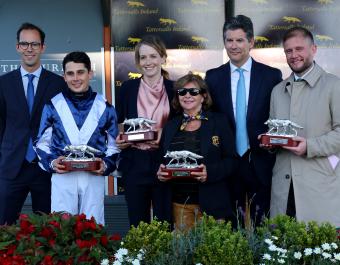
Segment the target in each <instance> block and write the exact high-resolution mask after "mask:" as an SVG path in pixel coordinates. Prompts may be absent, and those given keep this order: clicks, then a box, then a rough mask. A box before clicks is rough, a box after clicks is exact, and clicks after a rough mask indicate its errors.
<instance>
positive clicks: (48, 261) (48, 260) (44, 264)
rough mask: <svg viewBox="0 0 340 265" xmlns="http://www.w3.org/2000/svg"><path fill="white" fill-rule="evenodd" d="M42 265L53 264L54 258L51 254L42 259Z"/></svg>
mask: <svg viewBox="0 0 340 265" xmlns="http://www.w3.org/2000/svg"><path fill="white" fill-rule="evenodd" d="M41 265H53V258H52V257H51V256H49V255H47V256H45V257H44V259H43V260H42V261H41Z"/></svg>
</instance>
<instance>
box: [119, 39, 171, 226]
mask: <svg viewBox="0 0 340 265" xmlns="http://www.w3.org/2000/svg"><path fill="white" fill-rule="evenodd" d="M166 57H167V54H166V48H165V45H164V43H163V42H162V41H161V40H160V39H159V38H158V37H156V36H147V37H145V38H143V39H142V40H141V41H140V42H139V43H138V44H137V45H136V48H135V61H136V65H137V67H138V69H139V70H140V71H141V73H142V77H141V78H138V79H132V80H128V81H126V82H124V83H123V85H122V87H121V89H120V93H119V106H118V123H122V122H123V121H124V120H125V119H132V118H138V117H143V118H147V119H151V120H154V121H156V122H157V123H156V124H155V125H154V126H153V129H156V130H157V131H158V139H157V140H154V141H146V142H140V143H131V142H127V141H125V140H121V138H120V137H119V136H118V137H117V140H116V142H117V145H118V147H119V148H120V149H121V150H122V152H121V155H120V158H121V159H120V162H119V170H120V171H121V172H122V176H123V183H124V188H125V198H126V201H127V206H128V215H129V221H130V225H134V226H137V225H138V224H139V222H140V221H144V222H150V220H151V208H152V209H153V211H152V212H153V215H154V216H156V217H157V218H158V219H160V220H164V219H165V220H168V219H169V218H170V217H169V216H168V215H169V213H170V211H169V210H165V209H164V207H161V205H162V202H161V201H160V200H161V198H163V197H164V196H162V193H163V187H162V185H163V184H162V183H160V182H159V181H158V179H157V176H156V173H157V169H158V166H159V164H158V161H159V155H160V154H159V150H158V144H159V139H160V135H161V131H162V128H163V127H164V125H165V123H166V121H167V120H168V117H169V115H170V112H172V108H171V104H170V102H171V100H172V97H173V93H174V92H173V82H172V81H170V80H168V73H167V72H166V71H165V70H163V69H162V64H164V63H165V60H166ZM161 209H162V210H161Z"/></svg>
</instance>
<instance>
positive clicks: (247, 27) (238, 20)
mask: <svg viewBox="0 0 340 265" xmlns="http://www.w3.org/2000/svg"><path fill="white" fill-rule="evenodd" d="M236 29H242V30H243V31H244V32H245V33H246V36H247V39H248V41H251V39H253V38H254V27H253V22H252V21H251V19H250V18H249V17H246V16H244V15H238V16H236V17H231V18H229V19H227V20H226V22H225V23H224V25H223V41H225V38H226V35H227V31H228V30H236Z"/></svg>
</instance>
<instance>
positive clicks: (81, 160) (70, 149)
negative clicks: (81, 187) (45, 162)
mask: <svg viewBox="0 0 340 265" xmlns="http://www.w3.org/2000/svg"><path fill="white" fill-rule="evenodd" d="M63 150H64V152H65V154H66V157H65V159H63V160H62V164H63V165H64V166H65V170H67V171H94V170H98V169H99V168H100V161H98V160H97V158H96V156H98V155H101V154H102V152H101V151H99V150H98V149H95V148H93V147H91V146H88V145H66V146H65V147H64V149H63Z"/></svg>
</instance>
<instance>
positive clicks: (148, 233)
mask: <svg viewBox="0 0 340 265" xmlns="http://www.w3.org/2000/svg"><path fill="white" fill-rule="evenodd" d="M171 239H172V234H171V231H170V225H169V224H168V223H167V222H158V221H157V220H153V221H152V222H151V223H150V224H147V223H144V222H140V224H139V225H138V226H137V227H131V229H130V230H129V232H128V233H127V235H126V237H125V238H124V240H123V247H124V248H126V249H128V250H129V253H131V254H132V255H137V254H138V252H139V251H140V250H141V249H142V250H143V251H144V253H145V257H144V262H145V263H146V264H153V261H154V259H155V258H156V257H157V256H158V255H160V254H161V253H167V252H168V251H169V250H170V242H171Z"/></svg>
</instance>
